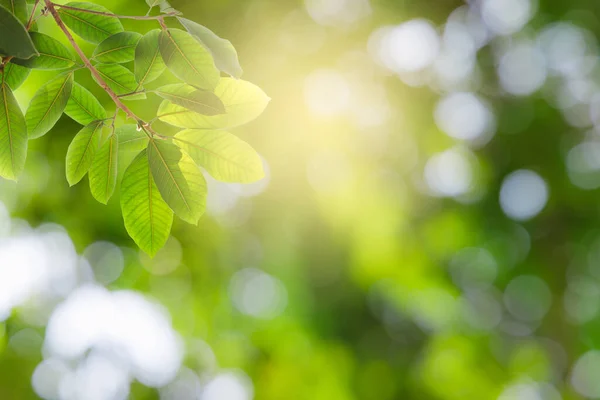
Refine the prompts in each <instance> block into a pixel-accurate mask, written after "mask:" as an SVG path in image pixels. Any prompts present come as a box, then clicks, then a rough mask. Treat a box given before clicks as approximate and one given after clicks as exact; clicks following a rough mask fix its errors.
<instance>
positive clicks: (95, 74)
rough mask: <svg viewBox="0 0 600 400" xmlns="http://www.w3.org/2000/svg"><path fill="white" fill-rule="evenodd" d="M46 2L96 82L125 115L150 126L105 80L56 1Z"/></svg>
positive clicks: (138, 122) (140, 123)
mask: <svg viewBox="0 0 600 400" xmlns="http://www.w3.org/2000/svg"><path fill="white" fill-rule="evenodd" d="M44 2H45V3H46V7H47V8H48V11H50V14H52V17H53V18H54V20H55V21H56V24H57V25H58V27H59V28H60V29H61V30H62V31H63V32H64V34H65V36H66V37H67V39H68V40H69V42H70V43H71V45H72V46H73V48H74V49H75V51H76V52H77V54H79V57H80V58H81V61H83V63H84V65H85V67H86V68H87V69H89V70H90V72H91V73H92V76H93V77H94V78H95V79H96V82H98V84H99V85H100V87H102V89H104V90H105V91H106V93H108V95H109V96H110V98H111V99H112V100H113V101H114V102H115V105H116V106H117V107H118V108H120V109H121V110H123V112H124V113H125V115H127V116H128V117H129V118H131V119H133V120H135V121H136V122H137V124H138V125H139V126H141V127H147V128H149V125H148V124H147V123H146V122H144V121H143V120H142V119H141V118H139V117H138V116H137V115H135V113H134V112H133V111H131V110H130V109H129V107H127V106H126V105H125V104H123V102H122V101H121V99H120V98H119V96H117V94H116V93H115V92H114V91H113V90H112V89H111V88H110V87H109V86H108V84H107V83H106V81H104V79H103V78H102V76H101V75H100V73H99V72H98V70H97V69H96V68H95V67H94V66H93V65H92V63H91V62H90V60H89V58H88V57H87V56H86V55H85V53H84V52H83V50H81V48H80V47H79V45H78V44H77V43H76V42H75V39H74V38H73V35H71V32H69V30H68V29H67V27H66V26H65V24H64V22H63V21H62V19H61V18H60V15H58V11H56V8H54V3H52V2H51V1H50V0H44ZM149 131H150V132H151V133H152V134H154V133H155V132H153V131H152V130H151V129H149ZM144 132H146V130H144ZM146 134H148V132H146ZM148 137H150V139H152V137H153V135H148Z"/></svg>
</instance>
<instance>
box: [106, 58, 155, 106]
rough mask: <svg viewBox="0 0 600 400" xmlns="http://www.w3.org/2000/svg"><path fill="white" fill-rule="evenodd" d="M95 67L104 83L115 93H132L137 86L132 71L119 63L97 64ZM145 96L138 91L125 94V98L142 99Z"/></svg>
mask: <svg viewBox="0 0 600 400" xmlns="http://www.w3.org/2000/svg"><path fill="white" fill-rule="evenodd" d="M96 69H97V70H98V72H99V73H100V75H101V76H102V79H104V81H105V82H106V84H107V85H108V86H109V87H110V88H111V89H112V90H113V91H114V92H115V93H116V94H117V95H124V94H128V93H133V92H135V91H136V90H137V88H138V83H137V81H136V80H135V76H134V75H133V72H131V71H130V70H128V69H127V68H125V67H124V66H122V65H120V64H98V65H96ZM145 98H146V94H145V93H138V94H135V95H132V96H127V97H126V98H125V99H127V100H143V99H145Z"/></svg>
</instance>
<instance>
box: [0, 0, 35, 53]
mask: <svg viewBox="0 0 600 400" xmlns="http://www.w3.org/2000/svg"><path fill="white" fill-rule="evenodd" d="M0 55H5V56H13V57H18V58H22V59H27V58H30V57H33V56H35V55H37V51H36V49H35V46H34V45H33V42H32V41H31V37H30V36H29V33H28V32H27V30H26V29H25V27H24V26H23V24H22V23H21V21H19V20H18V19H17V17H15V16H14V15H13V14H12V13H11V12H10V11H9V10H8V9H6V8H5V7H4V6H2V5H0Z"/></svg>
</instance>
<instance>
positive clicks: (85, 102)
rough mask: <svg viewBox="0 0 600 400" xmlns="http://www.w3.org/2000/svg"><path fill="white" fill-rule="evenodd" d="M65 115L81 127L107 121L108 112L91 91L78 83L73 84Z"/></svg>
mask: <svg viewBox="0 0 600 400" xmlns="http://www.w3.org/2000/svg"><path fill="white" fill-rule="evenodd" d="M65 114H67V115H68V116H69V117H71V118H72V119H73V120H75V121H76V122H78V123H80V124H81V125H87V124H89V123H90V122H93V121H97V120H102V119H106V110H105V109H104V107H102V104H100V102H99V101H98V99H97V98H96V97H95V96H94V95H93V94H92V93H91V92H90V91H89V90H87V89H86V88H84V87H83V86H81V85H80V84H79V83H77V82H74V83H73V89H72V90H71V97H69V101H68V102H67V107H66V108H65Z"/></svg>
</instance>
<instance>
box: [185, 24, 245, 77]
mask: <svg viewBox="0 0 600 400" xmlns="http://www.w3.org/2000/svg"><path fill="white" fill-rule="evenodd" d="M177 19H178V20H179V22H181V24H182V25H183V27H184V28H185V29H186V30H187V31H188V32H189V33H190V34H191V35H192V36H194V38H195V39H196V40H198V41H199V42H200V43H202V44H203V45H204V47H206V48H207V49H208V51H210V53H211V54H212V56H213V59H214V60H215V65H216V66H217V68H218V69H220V70H221V71H223V72H225V73H226V74H229V75H231V76H233V77H234V78H239V77H240V76H242V73H243V71H242V67H241V66H240V61H239V60H238V55H237V52H236V51H235V48H234V47H233V45H232V44H231V42H230V41H229V40H226V39H222V38H220V37H219V36H217V35H216V34H215V33H214V32H213V31H211V30H210V29H208V28H207V27H205V26H202V25H200V24H198V23H196V22H194V21H190V20H189V19H186V18H182V17H177Z"/></svg>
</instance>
